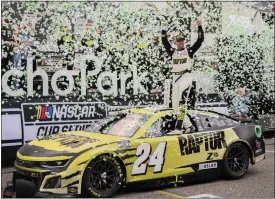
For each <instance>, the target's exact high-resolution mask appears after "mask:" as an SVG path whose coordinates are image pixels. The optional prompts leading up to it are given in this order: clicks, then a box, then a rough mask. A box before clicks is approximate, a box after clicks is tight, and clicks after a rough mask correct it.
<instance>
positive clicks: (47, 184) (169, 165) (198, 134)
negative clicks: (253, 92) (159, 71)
mask: <svg viewBox="0 0 275 199" xmlns="http://www.w3.org/2000/svg"><path fill="white" fill-rule="evenodd" d="M186 117H189V118H190V121H191V122H192V124H193V126H194V127H195V132H193V133H188V134H186V133H184V132H183V129H176V126H177V125H176V123H177V121H178V120H177V115H176V114H175V112H174V111H173V110H172V109H156V108H155V109H153V108H144V109H138V108H134V109H130V110H128V111H122V112H120V113H118V114H116V115H113V116H110V117H108V118H106V119H105V120H103V121H100V122H97V123H95V124H94V125H92V126H91V127H89V128H88V129H87V130H86V131H75V132H64V133H58V134H55V135H52V136H48V137H44V138H41V139H37V140H34V141H31V142H30V143H28V144H26V145H24V146H23V147H22V148H21V149H20V150H19V151H18V152H17V158H16V161H15V167H16V171H15V172H14V175H13V183H10V185H9V186H8V188H7V189H6V190H5V193H4V196H7V195H8V194H9V193H15V195H16V197H80V196H90V197H111V196H113V195H114V194H115V193H116V192H117V191H118V190H119V189H120V187H122V186H123V185H125V186H127V185H130V184H142V187H144V186H163V185H168V184H176V183H186V182H190V181H192V180H194V179H199V178H202V179H208V178H212V177H215V176H220V175H223V176H224V177H226V178H228V179H238V178H240V177H242V176H243V175H244V174H245V173H246V171H247V169H248V166H249V161H250V162H251V164H255V163H257V162H259V161H261V160H263V159H265V144H264V141H263V137H262V131H261V127H260V126H257V125H253V124H247V123H245V124H243V123H240V122H238V121H237V120H235V119H233V118H230V117H228V116H225V115H222V114H218V113H215V112H210V111H203V110H189V111H188V112H187V115H186ZM136 186H137V185H136Z"/></svg>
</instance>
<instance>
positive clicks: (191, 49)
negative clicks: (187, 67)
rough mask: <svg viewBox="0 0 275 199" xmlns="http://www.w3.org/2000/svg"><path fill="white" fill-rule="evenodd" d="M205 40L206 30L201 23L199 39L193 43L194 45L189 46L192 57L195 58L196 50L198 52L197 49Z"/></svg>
mask: <svg viewBox="0 0 275 199" xmlns="http://www.w3.org/2000/svg"><path fill="white" fill-rule="evenodd" d="M203 41H204V32H203V29H202V26H201V25H199V26H198V38H197V41H196V42H195V43H194V44H193V46H191V47H190V48H188V54H189V57H190V58H193V56H194V54H195V52H197V50H198V49H199V48H200V47H201V44H202V42H203Z"/></svg>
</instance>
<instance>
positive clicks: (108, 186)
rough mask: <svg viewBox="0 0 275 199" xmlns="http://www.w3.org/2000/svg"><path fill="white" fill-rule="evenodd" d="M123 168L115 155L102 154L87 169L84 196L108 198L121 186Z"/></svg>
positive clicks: (83, 183) (84, 176) (84, 179)
mask: <svg viewBox="0 0 275 199" xmlns="http://www.w3.org/2000/svg"><path fill="white" fill-rule="evenodd" d="M123 179H124V175H123V170H122V168H121V165H120V163H119V162H118V161H117V159H116V158H115V157H112V156H110V155H100V156H98V157H96V158H95V159H93V160H92V161H91V162H90V163H89V164H88V166H87V168H86V169H85V172H84V175H83V179H82V180H83V181H82V192H83V193H84V196H88V197H98V198H108V197H112V196H113V195H114V194H115V193H116V192H117V191H118V190H119V188H120V187H121V184H122V181H123Z"/></svg>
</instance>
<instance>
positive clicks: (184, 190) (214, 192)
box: [1, 138, 275, 198]
mask: <svg viewBox="0 0 275 199" xmlns="http://www.w3.org/2000/svg"><path fill="white" fill-rule="evenodd" d="M265 144H266V159H265V160H264V161H262V162H259V163H258V164H256V165H254V166H252V165H250V166H249V169H248V171H247V173H246V175H245V176H244V177H243V178H242V179H239V180H233V181H227V180H224V179H222V178H218V179H214V180H212V181H207V182H200V183H196V184H189V185H178V186H169V187H163V188H161V189H156V188H155V189H152V188H151V189H148V188H146V187H139V188H131V189H129V188H123V189H122V190H121V191H120V192H119V193H118V194H116V195H115V197H117V198H186V197H196V198H203V197H210V198H211V197H213V198H214V197H225V198H274V189H275V188H274V138H270V139H266V140H265ZM12 170H13V167H11V166H6V167H4V168H2V172H1V173H2V183H1V186H2V193H3V189H4V188H5V186H6V183H7V181H9V180H11V179H12Z"/></svg>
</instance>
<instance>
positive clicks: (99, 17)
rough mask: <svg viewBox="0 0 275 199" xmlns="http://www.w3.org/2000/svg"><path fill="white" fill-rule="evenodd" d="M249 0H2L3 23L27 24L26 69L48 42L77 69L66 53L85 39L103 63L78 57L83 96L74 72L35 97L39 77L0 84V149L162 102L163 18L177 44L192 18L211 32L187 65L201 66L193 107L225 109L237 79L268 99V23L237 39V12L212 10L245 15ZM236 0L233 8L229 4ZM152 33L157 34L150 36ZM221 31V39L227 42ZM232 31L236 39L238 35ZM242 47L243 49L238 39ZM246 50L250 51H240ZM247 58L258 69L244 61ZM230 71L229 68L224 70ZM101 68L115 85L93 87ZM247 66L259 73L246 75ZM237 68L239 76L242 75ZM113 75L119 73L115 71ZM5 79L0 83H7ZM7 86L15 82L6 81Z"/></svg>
mask: <svg viewBox="0 0 275 199" xmlns="http://www.w3.org/2000/svg"><path fill="white" fill-rule="evenodd" d="M256 5H257V6H258V4H257V3H255V2H254V3H253V2H249V3H247V2H246V3H238V4H232V3H229V2H196V3H194V2H168V3H167V5H166V7H165V8H158V7H157V6H158V4H157V3H153V2H129V3H127V2H108V3H107V2H4V3H3V4H2V18H3V19H4V20H6V21H7V22H8V24H9V25H8V26H7V31H6V32H7V33H9V34H10V32H11V33H16V32H17V31H18V27H19V30H20V31H22V30H25V29H24V28H22V27H21V26H20V24H22V22H24V24H28V23H30V24H33V25H34V28H33V29H32V30H30V28H29V27H28V25H26V26H27V27H28V28H26V34H27V32H30V33H29V34H30V36H29V38H30V40H29V41H30V42H29V43H30V47H31V49H32V51H30V52H32V53H33V54H32V53H29V55H31V56H32V57H33V60H34V70H36V69H35V68H38V67H40V66H39V64H41V63H43V62H47V61H48V60H51V59H53V58H54V57H55V56H54V55H55V53H56V54H57V52H59V53H58V54H59V55H60V54H61V55H62V56H63V57H62V59H65V60H66V61H67V62H69V64H68V66H66V68H67V69H68V70H77V69H79V65H78V64H76V62H75V59H76V54H78V55H80V56H81V55H83V54H89V53H90V52H87V51H88V50H87V48H90V49H91V51H92V53H93V54H95V56H97V57H99V58H100V59H102V60H103V65H102V66H101V68H100V70H99V71H97V73H96V72H95V71H96V69H95V65H94V63H93V62H88V63H87V70H88V71H93V72H95V73H96V74H95V75H94V76H92V77H90V78H87V87H88V89H89V91H90V92H89V93H88V94H87V96H85V97H83V98H82V97H78V96H79V90H80V83H81V82H80V76H78V77H76V78H75V79H74V81H75V89H74V91H73V93H72V95H71V96H65V97H61V96H54V95H53V92H52V90H50V91H49V93H51V95H52V96H49V97H44V96H42V85H41V84H38V85H36V87H37V88H36V92H35V94H34V97H33V98H31V97H29V98H26V96H22V97H17V98H12V97H9V96H6V93H3V92H2V96H3V98H2V124H4V125H3V127H2V132H3V133H2V149H4V150H3V152H4V153H3V154H4V155H6V156H14V155H15V151H16V150H15V149H13V150H10V149H11V148H10V147H13V148H14V147H15V148H17V149H18V148H19V147H20V146H22V145H23V144H25V143H26V142H28V141H30V140H33V139H35V138H36V137H40V136H45V135H50V134H54V133H57V132H60V131H71V130H83V129H85V128H86V127H87V125H91V124H92V123H93V122H96V121H97V120H101V119H103V118H105V117H106V116H108V115H111V114H114V113H115V111H117V110H120V109H124V108H129V107H133V106H137V107H144V106H149V105H167V103H165V95H167V94H168V95H169V94H170V93H169V92H168V93H164V85H165V83H164V82H165V81H166V80H169V79H171V76H172V75H171V74H172V73H171V68H172V67H171V60H169V58H168V56H167V54H166V53H165V49H164V47H163V45H162V44H161V26H162V22H163V21H165V22H166V23H168V26H169V27H168V33H169V35H168V38H169V41H170V42H171V44H172V45H174V37H175V36H176V35H178V34H179V33H181V34H182V35H183V36H184V38H185V43H186V46H187V47H188V46H190V45H192V44H193V40H192V38H196V37H197V30H196V27H194V24H195V22H196V20H197V19H199V18H201V19H202V20H203V23H202V27H203V29H204V31H205V34H206V35H205V42H206V41H207V40H209V38H210V37H211V38H213V42H210V44H208V45H204V44H203V45H202V48H201V49H200V50H199V51H198V52H197V53H196V54H195V57H194V66H195V67H194V68H195V69H196V71H194V72H200V73H201V74H200V75H201V76H199V75H195V76H196V84H197V85H200V86H197V101H196V106H197V107H200V108H206V109H215V110H219V111H220V112H223V113H225V114H228V103H229V104H230V101H231V100H232V96H234V95H235V94H232V93H234V89H236V87H238V86H239V85H240V84H242V85H244V86H246V84H249V86H247V87H248V88H249V89H250V90H251V91H252V92H254V93H257V95H258V96H259V93H260V92H259V90H265V91H266V93H265V94H266V95H267V96H268V97H265V98H268V100H269V101H271V102H272V99H273V102H274V97H273V98H272V95H270V93H272V89H273V87H272V86H271V85H274V83H273V84H272V81H273V82H274V73H272V71H271V72H269V74H273V79H272V78H271V79H270V80H271V81H267V79H266V78H265V76H264V75H262V73H264V70H263V68H267V67H269V66H270V63H272V62H270V58H269V57H272V56H270V52H273V51H270V50H269V49H270V48H273V47H274V46H273V47H272V46H270V44H273V43H272V42H271V41H273V40H272V38H273V39H274V35H273V33H274V32H273V31H272V30H273V29H272V27H273V24H268V25H267V28H266V29H265V31H262V32H257V31H256V33H255V36H253V37H251V38H255V39H253V41H254V43H253V45H252V44H251V45H248V43H249V42H250V41H251V40H250V39H246V38H250V36H244V35H247V34H250V33H248V31H246V26H245V25H239V24H240V23H239V22H238V21H235V22H234V21H233V22H232V19H231V18H232V17H231V18H230V16H231V15H230V16H229V15H228V14H227V13H226V12H222V10H224V9H226V8H227V9H228V8H232V9H233V10H234V11H235V12H237V15H236V16H241V14H242V13H249V14H250V15H251V16H253V15H254V14H255V12H256V11H257V9H254V10H253V9H252V8H253V7H255V6H256ZM236 6H237V7H238V9H235V7H236ZM251 9H252V11H251ZM224 15H228V16H226V17H224ZM259 16H260V15H259ZM273 16H274V15H273ZM273 16H272V15H270V14H269V15H265V16H264V17H261V16H260V17H259V18H260V19H262V18H265V19H266V18H267V19H268V20H269V21H270V19H272V17H273ZM228 18H229V19H228ZM78 19H81V20H78ZM224 19H226V20H229V21H226V20H224ZM240 19H242V16H241V17H240ZM230 20H231V21H230ZM244 21H245V20H244ZM231 22H232V23H231ZM232 24H233V25H236V27H234V28H235V29H234V28H231V29H232V32H234V31H235V32H234V34H236V35H234V36H233V37H231V36H227V34H228V32H226V31H224V29H226V28H228V27H229V29H230V27H231V26H230V25H232ZM247 29H249V28H247ZM20 31H19V32H20ZM154 37H156V38H158V40H154V39H153V38H154ZM243 37H244V39H243ZM229 39H230V41H231V42H230V43H227V41H229ZM240 41H241V42H242V45H241V46H240V45H238V43H239V42H240ZM208 43H209V42H208ZM250 43H251V42H250ZM233 44H234V45H233ZM236 46H237V47H236ZM255 46H257V48H254V47H255ZM269 46H270V48H269ZM248 47H249V48H250V47H251V48H253V49H247V48H248ZM4 49H5V50H7V49H8V50H7V54H5V56H2V63H6V64H4V65H2V75H3V74H5V72H7V71H8V70H9V69H11V68H13V67H14V66H13V65H14V63H13V52H11V51H10V50H11V49H10V48H8V47H7V46H4ZM256 50H257V51H258V52H259V54H257V56H253V54H255V53H257V52H255V51H256ZM242 51H244V53H243V54H245V58H244V59H245V61H246V63H245V64H243V63H242V62H243V60H242V59H239V57H244V56H243V54H242V53H241V54H240V52H242ZM227 52H230V55H228V53H227ZM49 54H51V55H49ZM202 55H203V56H202ZM250 56H252V57H254V59H249V57H250ZM255 57H257V60H256V58H255ZM228 60H229V61H228ZM72 62H74V63H72ZM38 63H39V64H38ZM23 68H24V66H23ZM255 68H256V69H259V70H254V69H255ZM24 69H26V68H24ZM24 69H23V70H24ZM55 70H56V69H54V68H53V71H55ZM228 70H229V71H228ZM230 71H231V72H230ZM232 71H235V72H236V73H237V74H238V76H239V77H236V78H232V75H234V74H232ZM104 72H107V73H109V74H111V75H112V76H111V77H110V76H105V78H103V79H101V81H100V85H101V86H102V88H103V89H104V90H105V91H109V90H110V89H113V88H114V87H116V88H115V89H114V90H116V93H118V95H117V96H112V95H108V96H102V93H100V92H98V91H99V89H98V83H97V81H98V79H99V78H98V77H100V75H101V74H103V73H104ZM252 72H253V73H252ZM256 72H258V73H260V74H258V75H255V73H256ZM50 73H51V71H47V74H48V76H49V77H51V75H52V73H51V74H50ZM247 73H248V74H249V75H250V77H249V78H245V75H246V74H247ZM122 74H124V76H123V75H122ZM196 74H198V73H196ZM115 75H116V78H114V76H115ZM122 77H124V78H126V79H124V81H122ZM135 78H136V79H139V84H138V88H137V89H136V90H137V94H135V92H134V88H133V87H134V85H135V82H134V79H135ZM214 80H215V81H214ZM12 81H14V78H13V80H11V82H12ZM114 81H116V82H114ZM11 82H10V83H8V84H12V83H11ZM37 82H39V81H37ZM61 84H63V87H65V88H66V86H67V85H66V84H67V83H66V81H64V80H62V81H61ZM10 86H11V88H12V89H15V88H14V87H13V85H10ZM20 86H22V87H23V88H25V87H26V80H25V79H24V78H21V79H20ZM122 90H124V91H122ZM257 95H255V96H256V97H254V100H253V103H254V104H259V99H260V98H258V97H257ZM260 95H261V93H260ZM203 96H207V97H203ZM260 100H262V101H265V99H260ZM168 104H169V103H168ZM255 107H256V108H255V109H253V111H254V112H256V113H254V114H255V115H258V114H259V112H261V113H262V114H271V113H273V112H274V109H273V107H272V106H271V108H269V109H268V110H266V109H264V108H263V107H260V108H259V109H258V108H257V106H256V105H255ZM262 110H263V111H262ZM2 157H3V156H2Z"/></svg>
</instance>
